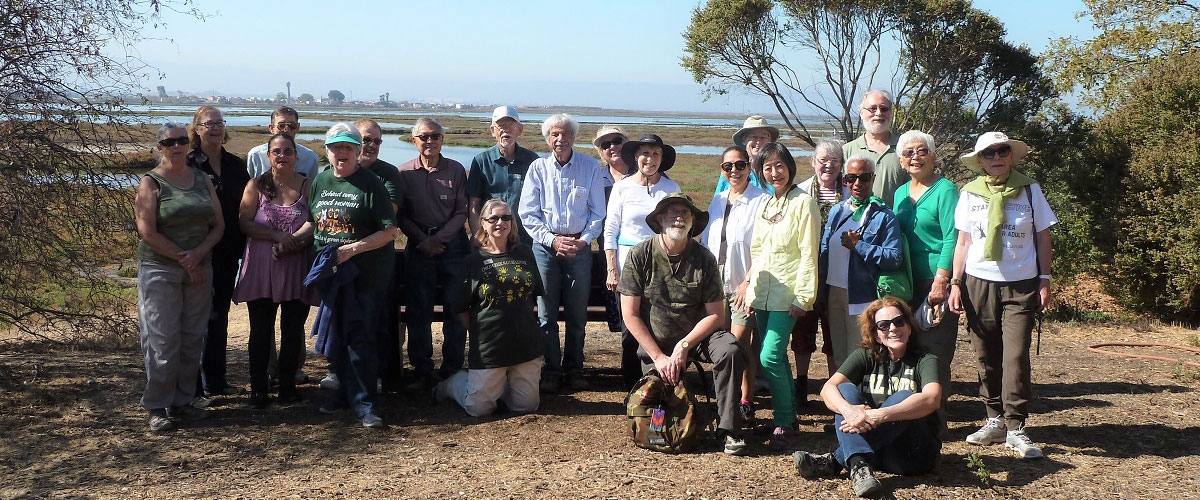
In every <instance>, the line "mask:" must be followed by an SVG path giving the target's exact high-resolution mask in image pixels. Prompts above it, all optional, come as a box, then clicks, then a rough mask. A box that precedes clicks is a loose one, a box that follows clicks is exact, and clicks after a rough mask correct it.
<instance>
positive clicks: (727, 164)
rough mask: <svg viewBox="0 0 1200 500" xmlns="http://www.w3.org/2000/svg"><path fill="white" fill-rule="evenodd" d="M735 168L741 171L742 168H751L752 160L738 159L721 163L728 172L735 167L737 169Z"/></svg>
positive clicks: (722, 167)
mask: <svg viewBox="0 0 1200 500" xmlns="http://www.w3.org/2000/svg"><path fill="white" fill-rule="evenodd" d="M735 168H736V169H737V170H738V171H739V172H741V171H742V170H746V169H747V168H750V162H748V161H746V160H738V161H727V162H725V163H722V164H721V170H724V171H726V172H733V169H735Z"/></svg>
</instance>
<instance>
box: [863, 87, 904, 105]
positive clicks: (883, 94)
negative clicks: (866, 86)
mask: <svg viewBox="0 0 1200 500" xmlns="http://www.w3.org/2000/svg"><path fill="white" fill-rule="evenodd" d="M874 94H878V95H879V96H881V97H883V100H885V101H887V103H888V105H889V106H895V105H896V101H895V100H894V99H892V93H891V92H888V91H886V90H883V89H871V90H868V91H867V92H866V93H865V94H863V96H862V100H861V101H858V106H859V107H860V108H861V107H862V105H863V104H864V103H866V102H867V98H868V97H871V96H872V95H874Z"/></svg>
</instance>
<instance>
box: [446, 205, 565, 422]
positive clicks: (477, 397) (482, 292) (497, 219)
mask: <svg viewBox="0 0 1200 500" xmlns="http://www.w3.org/2000/svg"><path fill="white" fill-rule="evenodd" d="M479 214H480V215H479V219H480V220H479V230H478V231H476V233H475V241H476V242H478V243H479V245H478V247H477V248H475V249H474V250H473V251H472V253H470V254H468V255H467V256H466V257H465V258H464V259H463V261H462V267H461V268H460V269H461V271H460V275H459V278H458V280H457V281H456V282H454V283H452V284H451V285H450V289H449V290H448V291H447V295H448V306H449V311H452V312H453V313H456V314H459V316H460V318H461V319H462V323H463V324H464V325H468V331H469V332H470V340H469V343H468V350H467V368H468V369H467V370H463V371H460V372H458V373H455V374H454V375H451V376H450V378H448V379H446V380H443V381H442V382H440V383H438V385H437V386H436V388H435V389H434V398H436V399H438V400H439V401H440V400H445V399H453V400H454V401H456V402H457V403H458V404H459V405H460V406H462V407H463V409H464V410H466V411H467V414H469V415H471V416H473V417H481V416H484V415H488V414H491V413H492V412H493V411H495V410H496V402H497V401H504V404H505V405H506V406H508V408H509V409H510V410H512V411H514V412H517V413H527V412H531V411H534V410H537V408H538V404H540V397H539V395H538V385H539V382H540V380H541V373H542V363H543V361H542V354H543V348H542V335H541V329H540V328H538V317H537V297H538V296H540V295H542V294H543V293H544V292H543V288H542V281H541V278H540V277H539V274H538V269H537V264H536V262H535V261H534V260H533V249H531V248H530V247H529V246H528V245H524V244H522V243H521V242H520V238H519V237H518V236H517V232H516V231H514V230H513V223H514V222H513V214H512V207H510V206H508V204H507V203H505V202H504V200H502V199H500V198H492V199H491V200H488V201H487V202H485V203H484V204H483V207H482V208H481V209H480V210H479Z"/></svg>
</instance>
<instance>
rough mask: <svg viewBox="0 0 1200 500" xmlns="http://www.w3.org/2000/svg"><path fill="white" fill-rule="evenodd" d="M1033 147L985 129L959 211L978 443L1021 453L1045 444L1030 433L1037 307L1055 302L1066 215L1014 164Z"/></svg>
mask: <svg viewBox="0 0 1200 500" xmlns="http://www.w3.org/2000/svg"><path fill="white" fill-rule="evenodd" d="M1027 154H1029V146H1027V145H1026V144H1025V143H1024V142H1021V141H1018V140H1013V139H1009V138H1008V136H1007V135H1004V134H1003V133H1001V132H988V133H986V134H983V135H981V136H979V140H978V141H976V142H975V150H974V151H972V152H971V153H969V154H966V155H963V157H962V161H963V164H965V165H966V166H967V168H970V169H971V170H972V171H974V172H976V173H978V174H979V177H976V178H975V180H973V181H971V182H968V183H967V185H966V186H963V189H962V192H961V193H960V195H959V198H958V205H957V208H956V209H955V211H954V226H955V228H957V229H958V244H957V246H956V247H955V250H954V269H953V271H954V273H953V275H952V277H951V279H950V297H949V299H948V300H949V304H950V310H951V311H953V312H955V313H959V314H962V313H966V315H967V331H968V332H970V335H969V337H970V339H971V346H972V347H974V348H975V357H976V362H977V366H978V368H979V381H980V390H979V393H980V395H981V396H983V403H984V406H985V407H986V408H987V416H988V419H987V421H986V422H985V423H984V424H983V427H981V428H980V429H979V430H978V431H976V432H974V433H971V435H969V436H967V442H968V443H971V444H979V445H988V444H999V443H1004V445H1005V446H1007V447H1008V448H1010V449H1012V450H1013V451H1015V452H1016V454H1017V456H1019V457H1021V458H1038V457H1041V456H1042V450H1041V449H1039V448H1038V447H1037V446H1036V445H1034V444H1033V441H1031V440H1030V439H1029V436H1027V435H1025V419H1026V418H1027V417H1028V416H1029V410H1028V404H1029V400H1030V399H1032V398H1033V394H1032V385H1031V382H1030V378H1031V377H1030V364H1029V346H1030V344H1031V337H1032V332H1033V323H1034V315H1035V314H1036V313H1038V312H1040V311H1041V310H1043V309H1044V308H1045V307H1046V306H1047V305H1048V304H1049V303H1050V259H1051V255H1052V248H1051V243H1050V226H1053V225H1054V224H1057V223H1058V219H1057V218H1055V217H1054V212H1052V211H1051V210H1050V205H1049V204H1047V203H1046V196H1045V195H1044V194H1042V188H1041V186H1039V185H1038V184H1037V182H1036V181H1034V180H1033V179H1031V178H1029V177H1028V176H1025V175H1024V174H1022V173H1020V172H1018V171H1016V170H1014V169H1013V165H1015V164H1016V163H1017V162H1019V161H1021V159H1023V158H1025V155H1027Z"/></svg>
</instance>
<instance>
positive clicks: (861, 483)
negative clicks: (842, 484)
mask: <svg viewBox="0 0 1200 500" xmlns="http://www.w3.org/2000/svg"><path fill="white" fill-rule="evenodd" d="M850 484H851V485H852V486H853V487H854V494H855V495H858V496H860V497H863V498H876V497H879V496H881V495H883V483H880V482H879V480H878V479H875V472H873V471H872V470H871V465H870V464H868V463H866V461H859V462H858V463H856V464H855V465H854V467H851V468H850Z"/></svg>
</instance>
